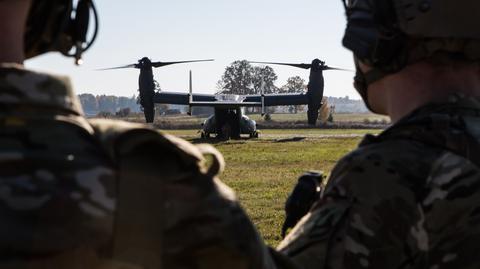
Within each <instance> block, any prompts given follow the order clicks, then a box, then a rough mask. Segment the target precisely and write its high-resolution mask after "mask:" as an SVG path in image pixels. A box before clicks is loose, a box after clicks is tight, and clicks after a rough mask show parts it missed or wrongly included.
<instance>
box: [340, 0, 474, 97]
mask: <svg viewBox="0 0 480 269" xmlns="http://www.w3.org/2000/svg"><path fill="white" fill-rule="evenodd" d="M342 1H343V4H344V6H345V10H346V15H347V28H346V30H345V35H344V38H343V45H344V46H345V47H346V48H348V49H349V50H351V51H352V52H353V54H354V55H355V61H356V65H357V75H356V76H355V88H357V90H358V92H359V93H360V95H361V96H362V98H363V99H364V101H365V103H366V104H367V106H368V99H367V86H368V85H369V84H371V83H373V82H375V81H377V80H379V79H381V78H383V77H384V76H386V75H388V74H392V73H395V72H398V71H400V70H401V69H403V68H404V67H405V66H407V65H409V64H412V63H415V62H418V61H421V60H425V59H429V58H432V59H435V58H441V57H448V58H454V59H459V60H466V61H478V60H480V27H478V25H479V23H480V17H479V16H478V15H479V14H480V1H478V0H463V1H458V0H342ZM358 60H360V61H362V62H363V63H366V64H368V65H369V66H371V67H372V70H371V71H369V72H367V73H366V74H363V73H362V72H360V71H359V70H358V69H359V68H358Z"/></svg>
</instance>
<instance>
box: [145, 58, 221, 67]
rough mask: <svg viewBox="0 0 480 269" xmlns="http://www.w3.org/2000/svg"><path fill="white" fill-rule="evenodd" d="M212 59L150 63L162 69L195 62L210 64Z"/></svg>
mask: <svg viewBox="0 0 480 269" xmlns="http://www.w3.org/2000/svg"><path fill="white" fill-rule="evenodd" d="M211 61H214V60H213V59H208V60H192V61H178V62H152V66H153V67H163V66H167V65H172V64H184V63H197V62H211Z"/></svg>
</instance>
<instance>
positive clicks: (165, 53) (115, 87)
mask: <svg viewBox="0 0 480 269" xmlns="http://www.w3.org/2000/svg"><path fill="white" fill-rule="evenodd" d="M96 4H97V7H98V11H99V13H100V20H101V22H100V23H101V25H100V27H101V28H100V35H99V38H98V40H97V42H96V43H95V45H94V46H93V48H92V49H91V50H90V51H89V52H87V54H86V55H85V56H84V61H85V63H84V65H83V66H82V67H75V66H74V64H73V59H70V58H65V57H61V56H59V54H56V53H50V54H47V55H44V56H40V57H37V58H34V59H32V60H29V61H27V62H26V65H27V67H30V68H34V69H37V70H44V71H49V72H54V73H57V74H64V75H68V76H70V77H71V78H72V79H73V82H74V85H75V89H76V91H77V92H78V93H93V94H95V95H97V94H112V95H117V96H132V95H133V94H137V89H138V82H137V81H138V71H137V70H136V69H124V70H114V71H102V72H100V71H95V69H97V68H104V67H114V66H119V65H126V64H133V63H136V61H137V60H138V59H140V58H142V57H144V56H147V57H149V58H151V59H152V60H154V61H176V60H190V59H202V58H203V59H210V58H213V59H216V61H215V62H207V63H194V64H183V65H175V66H169V67H164V68H160V69H156V70H155V71H154V74H155V78H156V80H157V81H158V82H159V83H160V85H161V87H162V89H163V90H166V91H177V92H187V91H188V71H189V70H192V71H193V76H194V92H198V93H214V92H215V91H216V90H217V88H216V84H217V81H218V80H219V79H220V77H221V75H222V74H223V71H224V70H225V67H226V66H227V65H229V64H230V63H231V62H233V61H235V60H243V59H247V60H256V61H282V62H293V63H310V62H311V60H313V59H314V58H320V59H322V60H324V61H326V63H327V64H328V65H330V66H335V67H342V68H347V69H352V70H353V69H354V66H353V62H352V56H351V53H350V52H349V51H347V50H346V49H344V48H343V47H342V45H341V39H342V36H343V32H344V29H345V15H344V10H343V6H342V3H341V1H340V0H333V1H332V0H328V1H327V0H296V1H291V0H290V1H287V0H240V1H231V0H230V1H228V0H202V1H200V0H139V1H130V0H116V1H113V0H103V1H98V0H97V1H96ZM272 67H273V68H274V69H275V71H276V73H277V75H278V76H279V79H278V81H277V83H276V84H277V86H282V85H283V84H285V82H286V80H287V78H288V77H290V76H296V75H299V76H301V77H303V78H304V79H305V80H307V81H308V71H306V70H303V69H297V68H290V67H281V66H272ZM353 75H354V73H353V72H340V71H327V72H325V95H327V96H337V97H339V96H342V97H343V96H346V95H348V96H350V97H351V98H355V99H359V98H360V97H359V96H358V94H357V93H356V92H355V90H354V89H353V87H352V80H353V79H352V78H353Z"/></svg>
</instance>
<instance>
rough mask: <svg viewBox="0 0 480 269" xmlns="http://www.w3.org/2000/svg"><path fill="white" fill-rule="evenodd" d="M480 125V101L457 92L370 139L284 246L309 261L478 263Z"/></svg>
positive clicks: (332, 264)
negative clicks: (444, 100) (455, 94)
mask: <svg viewBox="0 0 480 269" xmlns="http://www.w3.org/2000/svg"><path fill="white" fill-rule="evenodd" d="M479 126H480V100H478V99H475V98H467V97H463V96H452V97H451V100H450V102H448V103H444V104H432V105H427V106H425V107H422V108H420V109H418V110H417V111H415V112H413V113H412V114H410V115H409V116H407V117H405V118H404V119H402V120H401V121H399V122H398V123H396V124H395V125H393V126H392V127H391V128H389V129H387V130H386V131H385V132H383V133H382V134H380V135H379V136H376V137H375V136H367V137H366V138H365V139H364V141H363V142H362V143H361V144H360V146H359V147H358V149H356V150H355V151H353V152H352V153H350V154H348V155H347V156H346V157H344V158H343V159H342V160H341V161H340V162H339V163H338V164H337V166H336V167H335V169H334V170H333V171H332V174H331V177H330V180H329V183H328V185H327V188H326V190H325V192H324V193H323V198H322V200H321V201H320V202H318V203H317V205H316V206H314V208H313V210H312V211H311V212H310V214H309V215H308V216H306V217H305V218H304V219H303V220H302V221H301V223H299V225H297V227H296V228H295V229H294V230H293V231H292V233H291V234H290V235H289V237H288V238H286V240H285V241H284V242H282V243H281V245H280V247H279V250H280V251H281V252H282V253H284V254H285V255H287V256H289V257H290V258H291V259H292V260H293V261H295V263H297V264H298V265H299V268H335V269H336V268H338V269H340V268H431V269H442V268H477V267H478V263H479V262H478V260H477V258H478V257H477V255H478V251H477V249H478V246H477V242H478V240H480V226H479V225H478V224H479V221H480V214H479V213H480V127H479Z"/></svg>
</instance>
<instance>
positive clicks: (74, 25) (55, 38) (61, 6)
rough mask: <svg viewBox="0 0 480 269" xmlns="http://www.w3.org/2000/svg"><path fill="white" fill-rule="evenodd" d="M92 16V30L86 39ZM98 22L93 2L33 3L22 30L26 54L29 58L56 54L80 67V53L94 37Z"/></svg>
mask: <svg viewBox="0 0 480 269" xmlns="http://www.w3.org/2000/svg"><path fill="white" fill-rule="evenodd" d="M75 2H77V4H76V6H75V8H74V3H75ZM91 13H93V15H94V21H95V28H94V31H93V34H92V35H91V38H90V40H87V35H88V30H89V24H90V14H91ZM98 21H99V20H98V14H97V10H96V8H95V5H94V3H93V1H92V0H78V1H74V0H33V2H32V6H31V8H30V13H29V17H28V20H27V25H26V31H25V55H26V57H27V58H31V57H35V56H37V55H40V54H43V53H46V52H50V51H58V52H60V53H62V54H63V55H65V56H67V57H73V58H75V63H76V64H77V65H79V64H81V63H82V54H83V53H84V52H85V51H87V50H88V49H89V48H90V47H91V46H92V44H93V43H94V41H95V39H96V38H97V34H98Z"/></svg>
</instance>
